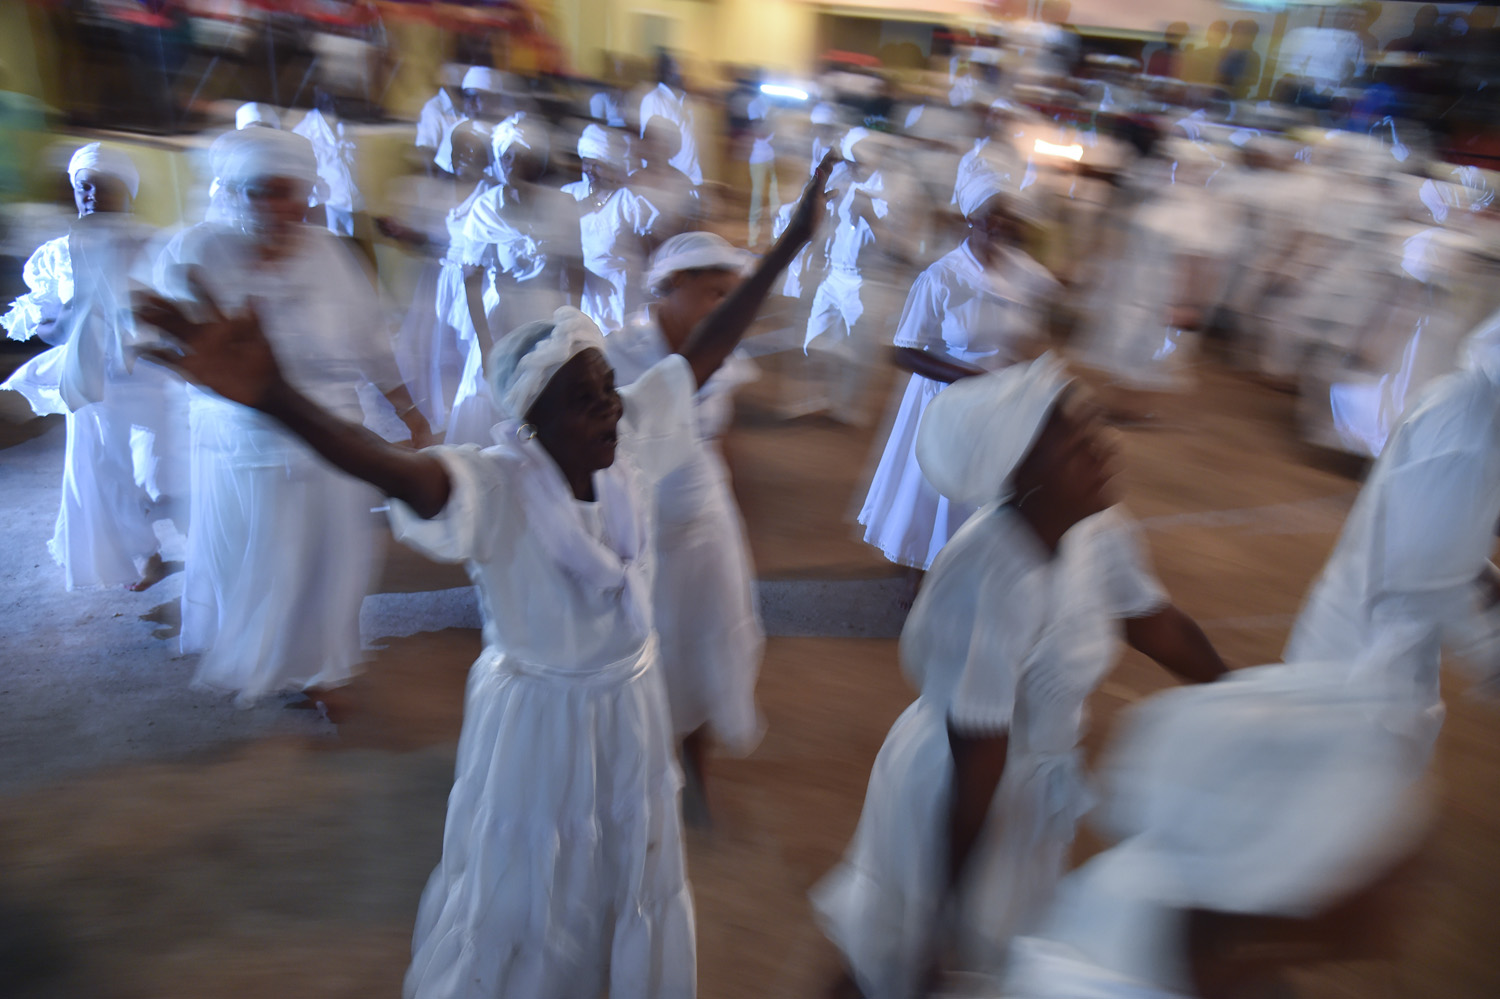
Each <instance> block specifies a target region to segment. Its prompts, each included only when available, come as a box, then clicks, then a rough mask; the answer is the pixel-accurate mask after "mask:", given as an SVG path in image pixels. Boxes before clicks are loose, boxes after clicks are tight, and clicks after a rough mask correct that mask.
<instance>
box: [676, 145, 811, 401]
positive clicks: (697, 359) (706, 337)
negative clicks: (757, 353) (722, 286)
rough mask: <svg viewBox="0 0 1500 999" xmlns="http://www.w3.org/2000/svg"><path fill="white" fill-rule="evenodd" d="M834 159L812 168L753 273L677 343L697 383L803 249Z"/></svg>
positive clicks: (717, 362) (708, 375)
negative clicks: (787, 220)
mask: <svg viewBox="0 0 1500 999" xmlns="http://www.w3.org/2000/svg"><path fill="white" fill-rule="evenodd" d="M837 161H838V158H837V157H836V156H835V155H834V154H833V153H829V154H828V155H827V156H825V157H824V158H823V162H822V163H820V164H818V169H817V170H816V171H814V173H813V177H812V180H811V181H809V182H808V185H807V187H806V189H804V190H803V192H802V199H801V200H800V201H798V202H797V208H796V210H795V211H793V212H792V221H791V223H790V224H789V225H787V227H786V231H785V232H783V233H782V234H781V238H780V239H778V240H777V241H776V242H775V243H774V244H772V246H771V249H770V250H768V251H767V252H766V255H765V256H763V257H761V259H760V265H759V266H757V267H756V268H755V272H754V273H753V274H751V275H750V276H749V277H748V278H746V279H745V280H743V281H741V282H740V283H739V286H738V287H736V288H735V289H734V291H732V292H730V293H729V297H728V298H726V299H724V301H722V302H720V303H719V305H718V307H717V308H715V309H714V311H712V312H710V313H709V314H708V315H707V316H705V317H704V318H703V321H702V322H700V323H699V324H698V325H697V327H696V328H695V329H694V330H693V331H692V332H691V333H689V334H688V338H687V342H686V343H684V344H683V346H682V356H683V357H685V358H687V362H688V364H689V365H690V366H691V367H692V369H693V376H694V377H695V378H697V380H698V384H699V385H702V384H703V383H704V382H706V381H708V379H709V378H711V377H712V376H713V373H714V372H715V371H717V370H719V365H721V364H723V363H724V360H725V358H727V357H728V356H729V355H730V353H731V352H732V351H733V350H734V348H735V347H736V346H737V345H738V344H739V342H740V338H741V337H743V336H744V335H745V331H746V330H747V329H749V328H750V324H751V323H752V322H754V321H755V314H756V312H757V311H758V310H759V309H760V304H761V302H763V301H765V298H766V295H767V294H768V293H769V292H770V290H771V285H772V284H773V283H774V282H775V280H776V278H777V276H778V275H779V274H781V272H782V271H784V270H785V269H786V267H787V265H788V264H790V263H791V262H792V258H793V257H795V256H796V255H797V251H798V250H800V249H802V244H804V243H806V242H807V241H808V240H809V239H810V238H812V234H813V231H814V230H815V229H816V228H817V222H818V220H819V219H821V218H822V215H823V187H824V185H826V184H827V183H828V174H829V173H830V172H831V171H832V170H833V165H834V163H836V162H837Z"/></svg>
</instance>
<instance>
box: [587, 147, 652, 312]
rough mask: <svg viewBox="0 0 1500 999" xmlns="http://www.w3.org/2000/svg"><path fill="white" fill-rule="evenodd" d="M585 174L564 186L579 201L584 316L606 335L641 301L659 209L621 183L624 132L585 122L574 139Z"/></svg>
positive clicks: (623, 175)
mask: <svg viewBox="0 0 1500 999" xmlns="http://www.w3.org/2000/svg"><path fill="white" fill-rule="evenodd" d="M578 159H579V160H580V161H581V162H582V164H583V179H582V180H578V181H575V182H573V183H571V184H566V185H564V186H563V190H564V191H567V192H568V193H569V194H571V195H573V197H574V198H575V199H576V200H577V201H578V203H579V209H580V217H579V223H578V225H579V241H580V243H581V244H582V248H583V263H584V266H585V267H586V268H587V273H586V274H585V275H584V279H583V303H582V305H581V306H580V308H582V310H583V312H584V314H585V315H587V316H588V317H589V318H590V319H592V320H593V321H594V322H596V323H598V324H599V328H600V329H601V330H603V331H604V334H605V335H606V336H608V335H609V334H610V333H612V332H614V331H615V330H617V329H619V328H620V327H621V326H623V325H625V317H626V316H627V315H630V314H631V313H632V312H634V311H635V310H636V309H638V308H639V307H640V305H641V304H642V301H641V299H642V296H641V292H640V290H639V288H640V287H641V285H642V282H641V276H642V272H643V271H644V270H645V261H646V259H647V257H649V256H650V254H651V250H652V248H653V247H652V240H651V234H652V232H653V230H654V229H655V227H656V224H657V220H658V218H659V217H660V215H661V213H660V212H659V211H657V209H656V206H655V205H653V204H652V203H651V202H650V201H647V200H646V199H645V198H643V197H642V196H641V195H639V194H637V193H636V192H634V191H632V190H631V189H630V188H628V187H626V186H625V170H626V159H625V137H624V136H623V135H621V134H620V133H619V132H615V131H611V130H609V129H606V128H603V127H601V126H599V125H589V126H588V127H587V128H585V129H584V130H583V134H582V135H581V136H580V137H579V139H578Z"/></svg>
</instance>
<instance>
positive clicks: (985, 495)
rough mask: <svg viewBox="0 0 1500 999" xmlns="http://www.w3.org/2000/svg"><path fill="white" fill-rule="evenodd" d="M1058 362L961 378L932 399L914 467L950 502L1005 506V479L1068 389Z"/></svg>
mask: <svg viewBox="0 0 1500 999" xmlns="http://www.w3.org/2000/svg"><path fill="white" fill-rule="evenodd" d="M1072 381H1073V379H1072V376H1070V375H1069V374H1068V371H1067V369H1066V368H1064V367H1063V365H1062V362H1060V361H1059V360H1057V358H1056V357H1054V356H1053V355H1051V354H1043V355H1042V356H1041V357H1039V358H1037V359H1036V360H1035V361H1032V362H1030V363H1028V364H1013V365H1011V366H1010V367H1008V368H1004V369H1002V370H1000V371H996V372H992V373H990V374H985V375H978V376H976V377H973V378H964V379H961V380H960V381H957V382H954V383H953V384H952V385H949V386H948V387H947V388H945V389H943V390H942V391H941V392H939V393H938V394H937V398H935V399H933V400H932V402H930V403H929V404H928V406H927V409H926V411H925V412H924V413H923V414H922V420H921V422H920V423H919V424H918V425H917V449H916V450H917V464H918V465H919V466H921V469H922V474H923V475H925V476H926V477H927V481H928V482H930V483H932V487H933V488H934V489H936V490H937V491H938V492H939V493H941V494H942V495H944V496H946V497H948V498H949V499H950V500H952V501H953V502H955V503H966V504H968V505H969V506H985V505H987V504H990V503H1003V502H1005V501H1006V500H1009V499H1010V498H1011V496H1012V493H1013V488H1012V484H1011V477H1012V476H1013V475H1015V472H1016V468H1017V467H1019V466H1020V464H1021V462H1022V461H1024V460H1025V459H1026V456H1027V455H1028V454H1029V453H1030V452H1031V448H1032V445H1034V444H1035V443H1036V439H1037V437H1038V436H1040V435H1041V432H1042V428H1043V427H1045V426H1046V425H1047V420H1048V418H1049V417H1050V416H1051V415H1052V410H1053V408H1054V407H1055V406H1056V405H1057V400H1058V398H1059V397H1060V396H1061V395H1062V393H1063V389H1065V388H1067V387H1068V386H1069V385H1070V384H1072Z"/></svg>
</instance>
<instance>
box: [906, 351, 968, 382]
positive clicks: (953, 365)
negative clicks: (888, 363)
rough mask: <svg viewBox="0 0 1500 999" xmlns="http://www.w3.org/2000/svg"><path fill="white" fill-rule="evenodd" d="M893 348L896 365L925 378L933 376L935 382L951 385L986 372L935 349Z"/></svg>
mask: <svg viewBox="0 0 1500 999" xmlns="http://www.w3.org/2000/svg"><path fill="white" fill-rule="evenodd" d="M891 350H892V360H894V361H895V362H896V367H898V368H900V369H901V370H902V371H910V372H911V373H912V374H914V375H921V376H922V377H923V378H931V379H932V380H933V381H935V382H943V383H945V384H948V385H951V384H953V383H954V382H956V381H959V380H960V379H963V378H973V377H974V376H975V375H982V374H984V371H983V370H982V369H980V368H976V367H974V365H972V364H964V363H963V362H961V361H955V360H953V359H952V358H950V357H944V356H943V355H941V354H938V353H935V352H933V351H927V350H919V349H917V348H916V347H893V348H891Z"/></svg>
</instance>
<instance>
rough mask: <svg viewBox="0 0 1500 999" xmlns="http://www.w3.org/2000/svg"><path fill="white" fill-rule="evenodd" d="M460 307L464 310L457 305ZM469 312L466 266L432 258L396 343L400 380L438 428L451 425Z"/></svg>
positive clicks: (469, 334)
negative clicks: (449, 416)
mask: <svg viewBox="0 0 1500 999" xmlns="http://www.w3.org/2000/svg"><path fill="white" fill-rule="evenodd" d="M460 308H461V309H462V312H461V313H460V312H457V311H456V310H458V309H460ZM467 316H468V299H467V298H466V293H465V290H464V274H463V267H462V266H461V265H459V264H457V263H454V262H452V261H447V260H444V261H440V262H437V263H429V264H428V265H427V266H426V267H425V268H424V269H423V271H422V275H421V277H420V278H418V279H417V286H416V289H415V290H414V292H413V294H412V304H411V308H410V309H409V310H408V311H407V313H406V319H405V321H404V322H403V323H402V324H401V329H400V330H399V331H398V332H397V333H396V338H395V343H394V345H393V346H394V353H395V355H396V364H397V367H398V368H399V369H400V371H401V380H402V382H404V383H405V385H406V388H407V391H408V392H410V393H411V398H412V402H414V403H416V404H417V409H418V411H419V412H421V414H422V415H423V416H424V417H426V419H427V422H428V424H429V425H431V427H432V429H433V430H434V431H441V430H442V429H443V428H444V427H446V426H447V425H448V413H449V410H450V409H452V407H453V399H454V395H455V394H456V393H457V391H458V386H459V381H460V377H461V374H462V372H463V369H464V359H465V357H466V356H467V349H466V345H465V341H466V340H468V339H470V338H471V337H472V333H470V332H469V326H470V325H471V323H470V322H469V320H468V319H467ZM455 320H461V321H460V322H455Z"/></svg>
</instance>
